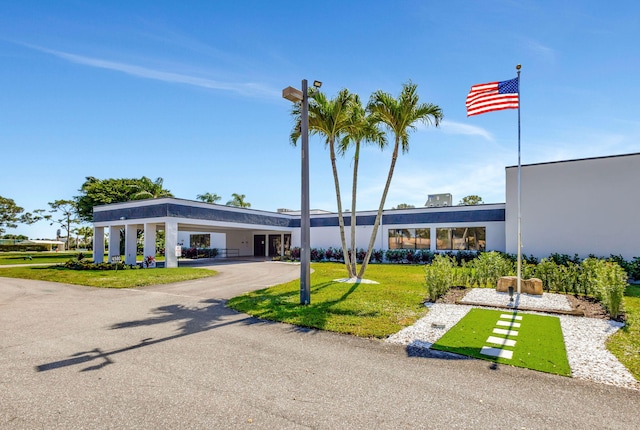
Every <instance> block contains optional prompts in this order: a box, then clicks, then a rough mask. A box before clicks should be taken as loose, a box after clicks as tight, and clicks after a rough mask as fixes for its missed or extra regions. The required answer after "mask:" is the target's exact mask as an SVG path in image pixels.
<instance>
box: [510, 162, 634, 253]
mask: <svg viewBox="0 0 640 430" xmlns="http://www.w3.org/2000/svg"><path fill="white" fill-rule="evenodd" d="M521 179H522V181H521V182H522V187H521V197H522V207H521V213H522V228H521V230H522V253H523V254H525V255H529V254H533V255H534V256H536V257H538V258H541V257H547V256H548V255H549V254H551V253H553V252H558V253H563V254H569V255H573V254H575V253H577V254H579V255H580V256H581V257H586V256H587V255H589V254H595V255H597V256H609V255H610V254H616V255H618V254H621V255H622V256H623V257H624V258H627V259H630V258H633V257H635V256H640V223H639V222H638V217H639V215H640V154H630V155H624V156H612V157H603V158H592V159H584V160H573V161H563V162H557V163H546V164H535V165H526V166H522V174H521ZM506 198H507V203H506V232H505V234H506V243H507V252H510V253H516V252H517V225H518V224H517V213H518V206H517V205H518V187H517V167H507V169H506Z"/></svg>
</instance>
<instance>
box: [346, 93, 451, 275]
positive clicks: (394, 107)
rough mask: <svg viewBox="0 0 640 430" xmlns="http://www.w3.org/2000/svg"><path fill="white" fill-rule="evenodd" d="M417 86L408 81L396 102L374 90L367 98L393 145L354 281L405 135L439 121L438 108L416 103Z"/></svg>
mask: <svg viewBox="0 0 640 430" xmlns="http://www.w3.org/2000/svg"><path fill="white" fill-rule="evenodd" d="M417 87H418V86H417V85H416V84H414V83H412V82H408V83H406V84H403V85H402V91H401V92H400V96H399V97H398V98H397V99H396V98H394V97H393V96H392V95H390V94H388V93H385V92H382V91H380V90H378V91H376V92H375V93H373V94H372V95H371V98H370V99H369V104H368V105H367V110H368V111H369V112H370V115H371V116H372V117H373V118H374V120H375V121H376V122H379V123H382V124H384V125H385V126H386V127H387V128H388V129H389V130H390V131H392V132H393V134H394V137H395V144H394V147H393V154H392V155H391V165H390V167H389V174H388V176H387V182H386V184H385V186H384V191H383V192H382V198H381V199H380V206H379V207H378V214H377V215H376V220H375V223H374V225H373V231H372V232H371V239H370V240H369V248H368V249H367V255H366V256H365V259H364V261H363V262H362V266H361V267H360V272H359V273H358V278H362V277H363V276H364V272H365V270H366V269H367V264H369V259H370V258H371V252H372V251H373V245H374V243H375V240H376V235H377V234H378V227H379V226H380V220H381V218H382V210H383V209H384V203H385V201H386V199H387V193H388V192H389V186H390V185H391V178H392V177H393V170H394V169H395V166H396V160H397V159H398V151H399V150H400V146H402V153H403V154H404V153H406V152H408V151H409V133H410V132H411V131H414V130H415V129H416V123H418V122H421V123H426V124H433V125H435V126H436V127H437V126H439V125H440V121H442V118H443V114H442V109H440V107H439V106H437V105H435V104H431V103H419V97H418V94H417V92H416V89H417Z"/></svg>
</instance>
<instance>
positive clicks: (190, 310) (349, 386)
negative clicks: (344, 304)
mask: <svg viewBox="0 0 640 430" xmlns="http://www.w3.org/2000/svg"><path fill="white" fill-rule="evenodd" d="M212 267H213V268H215V269H216V270H218V271H219V272H220V274H219V275H218V276H216V277H213V278H208V279H200V280H196V281H189V282H181V283H176V284H170V285H159V286H153V287H145V288H140V289H135V290H133V289H132V290H109V289H99V288H88V287H80V286H73V285H65V284H55V283H48V282H39V281H27V280H18V279H9V278H0V428H8V429H14V428H15V429H33V428H47V429H51V428H64V429H68V428H88V429H89V428H90V429H96V428H112V429H123V428H128V429H134V428H153V429H182V428H184V429H187V428H188V429H199V428H203V429H212V428H265V429H266V428H269V429H286V428H329V429H331V428H336V429H338V428H340V429H344V428H368V429H370V428H445V427H446V428H518V429H521V428H572V429H575V428H638V427H639V423H640V418H638V407H639V406H640V400H639V395H638V392H636V391H631V390H626V389H622V388H615V387H611V386H605V385H600V384H594V383H589V382H585V381H579V380H573V379H570V378H563V377H560V376H554V375H547V374H543V373H538V372H533V371H529V370H526V369H519V368H513V367H508V366H498V367H497V368H492V367H491V365H490V364H489V363H487V362H484V361H477V360H445V359H437V358H423V357H416V356H413V355H412V354H411V351H408V350H406V349H405V348H404V347H401V346H397V345H389V344H386V343H384V342H380V341H377V340H367V339H360V338H355V337H351V336H342V335H336V334H332V333H325V332H320V331H315V330H303V329H299V328H296V327H293V326H289V325H286V324H277V323H268V322H264V321H260V320H257V319H254V318H251V317H248V316H246V315H244V314H238V313H236V312H234V311H231V310H229V309H227V308H225V307H224V302H225V300H226V299H228V298H229V297H232V296H234V295H236V294H239V293H241V292H244V291H248V290H253V289H257V288H262V287H264V286H268V285H272V284H276V283H280V282H284V281H287V280H291V279H295V278H296V277H297V276H298V273H299V268H298V266H294V265H288V264H283V263H273V262H261V263H257V262H251V263H242V264H216V265H215V266H212Z"/></svg>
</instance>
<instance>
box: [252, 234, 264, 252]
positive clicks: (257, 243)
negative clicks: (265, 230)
mask: <svg viewBox="0 0 640 430" xmlns="http://www.w3.org/2000/svg"><path fill="white" fill-rule="evenodd" d="M266 241H267V237H266V236H265V235H264V234H256V235H255V236H253V256H254V257H264V256H265V251H266V249H267V244H266Z"/></svg>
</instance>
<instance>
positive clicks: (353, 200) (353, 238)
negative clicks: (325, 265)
mask: <svg viewBox="0 0 640 430" xmlns="http://www.w3.org/2000/svg"><path fill="white" fill-rule="evenodd" d="M358 161H360V141H356V153H355V155H354V156H353V184H352V186H351V252H353V256H352V257H351V258H352V260H351V267H352V269H351V270H352V271H353V274H354V275H355V274H356V263H357V260H358V259H357V257H356V192H357V188H358V187H357V184H358Z"/></svg>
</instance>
